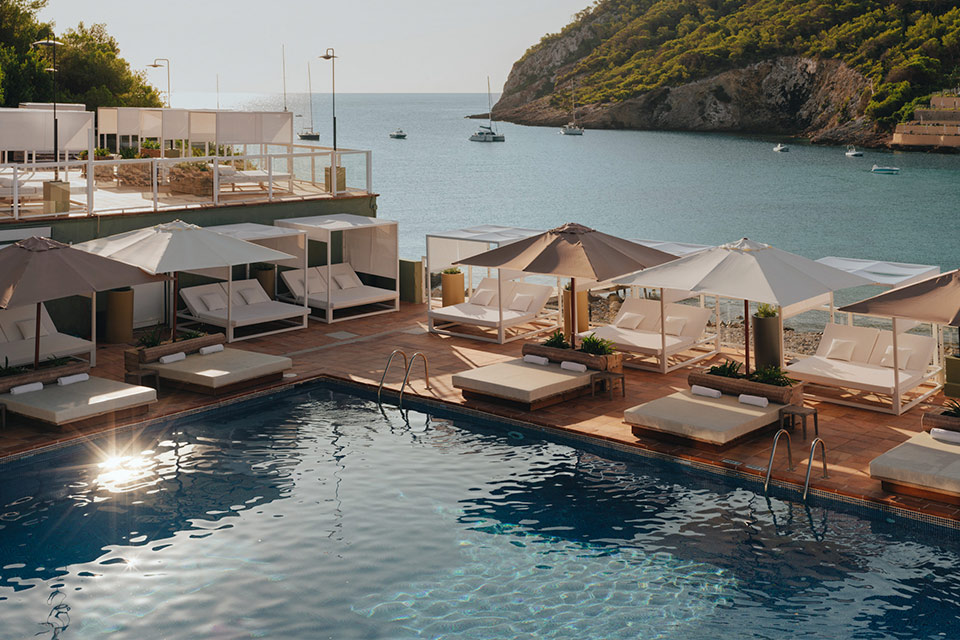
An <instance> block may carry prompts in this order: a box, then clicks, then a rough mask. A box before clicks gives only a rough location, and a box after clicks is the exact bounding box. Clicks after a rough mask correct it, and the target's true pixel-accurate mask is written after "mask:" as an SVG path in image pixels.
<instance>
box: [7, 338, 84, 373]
mask: <svg viewBox="0 0 960 640" xmlns="http://www.w3.org/2000/svg"><path fill="white" fill-rule="evenodd" d="M35 348H36V342H35V341H34V340H32V339H31V340H14V341H13V342H0V364H3V363H4V358H8V359H9V364H10V366H15V365H21V364H30V363H32V362H33V352H34V349H35ZM92 348H93V343H91V342H90V341H89V340H84V339H82V338H77V337H75V336H69V335H67V334H65V333H51V334H49V335H46V336H40V361H41V362H43V361H44V360H49V359H50V358H66V357H68V356H75V355H79V354H81V353H90V350H91V349H92Z"/></svg>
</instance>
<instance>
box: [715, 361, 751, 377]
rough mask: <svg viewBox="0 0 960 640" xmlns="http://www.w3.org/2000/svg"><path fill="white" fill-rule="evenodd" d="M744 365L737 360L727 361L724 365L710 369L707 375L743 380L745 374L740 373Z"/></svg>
mask: <svg viewBox="0 0 960 640" xmlns="http://www.w3.org/2000/svg"><path fill="white" fill-rule="evenodd" d="M742 366H743V364H742V363H740V362H737V361H735V360H727V361H726V362H724V363H723V364H717V365H714V366H712V367H710V368H709V369H708V370H707V373H709V374H710V375H713V376H723V377H724V378H742V377H743V374H742V373H740V367H742Z"/></svg>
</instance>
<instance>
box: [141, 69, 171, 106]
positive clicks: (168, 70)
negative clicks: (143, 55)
mask: <svg viewBox="0 0 960 640" xmlns="http://www.w3.org/2000/svg"><path fill="white" fill-rule="evenodd" d="M161 62H165V63H166V67H167V107H168V108H169V107H170V106H171V101H170V60H168V59H167V58H154V60H153V64H148V65H147V66H148V67H152V68H154V69H157V68H159V67H162V66H164V65H162V64H160V63H161Z"/></svg>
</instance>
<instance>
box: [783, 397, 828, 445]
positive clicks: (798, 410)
mask: <svg viewBox="0 0 960 640" xmlns="http://www.w3.org/2000/svg"><path fill="white" fill-rule="evenodd" d="M807 416H813V434H814V435H815V436H819V435H820V424H819V420H818V418H817V410H816V409H814V408H813V407H804V406H802V405H799V404H788V405H787V406H785V407H784V408H783V409H780V428H781V429H782V428H784V425H785V424H786V422H787V418H789V419H790V430H791V431H793V429H794V427H796V424H797V418H800V424H801V425H802V427H803V439H804V440H806V439H807Z"/></svg>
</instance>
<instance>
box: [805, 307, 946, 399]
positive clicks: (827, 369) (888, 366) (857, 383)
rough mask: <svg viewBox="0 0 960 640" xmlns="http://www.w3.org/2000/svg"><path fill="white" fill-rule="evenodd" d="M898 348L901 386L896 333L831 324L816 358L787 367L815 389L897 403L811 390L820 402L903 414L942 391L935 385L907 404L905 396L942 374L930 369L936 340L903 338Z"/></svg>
mask: <svg viewBox="0 0 960 640" xmlns="http://www.w3.org/2000/svg"><path fill="white" fill-rule="evenodd" d="M851 345H852V346H851ZM897 349H898V350H899V352H900V354H899V365H900V375H899V376H898V378H899V383H898V381H897V380H895V379H894V369H893V333H892V332H890V331H881V330H879V329H875V328H870V327H855V326H849V325H840V324H833V323H830V324H827V326H826V328H825V329H824V331H823V337H822V338H821V339H820V344H819V345H818V346H817V352H816V354H815V355H813V356H810V357H807V358H803V359H800V360H798V361H796V362H794V363H791V364H789V365H787V373H788V375H789V376H790V377H791V378H796V379H797V380H803V381H805V382H808V383H810V384H813V385H819V386H823V387H832V388H839V389H850V390H854V391H862V392H867V393H873V394H878V395H881V396H888V397H890V400H891V402H890V407H889V408H886V407H884V406H881V405H877V404H875V403H874V404H870V403H864V402H856V401H854V400H844V399H843V398H838V397H836V396H835V395H829V394H828V395H818V394H816V393H815V392H811V387H809V386H808V387H807V389H808V392H807V394H808V395H810V396H811V397H814V398H816V399H819V400H825V401H827V402H833V403H836V404H843V405H849V406H854V407H863V408H867V409H873V410H875V411H884V412H888V413H894V414H896V415H900V414H901V413H903V412H904V411H906V410H908V409H910V408H911V407H913V406H915V405H917V404H919V403H920V402H922V401H923V400H925V399H927V398H929V397H930V396H932V395H933V394H935V393H936V392H937V391H938V390H939V388H940V386H939V385H938V384H936V383H935V384H934V385H933V388H932V389H931V390H928V391H926V392H925V393H922V394H921V395H919V396H917V397H915V398H913V399H912V400H909V401H908V402H906V403H904V402H903V400H904V399H903V397H902V396H903V394H904V393H906V392H909V391H912V390H913V389H916V388H918V387H920V386H922V385H923V384H924V383H926V382H928V381H929V380H931V379H934V378H936V377H937V376H938V375H939V373H940V369H939V368H936V367H931V366H930V363H931V360H932V359H933V355H934V352H935V351H936V349H937V339H936V338H933V337H930V336H919V335H914V334H909V333H900V334H898V335H897Z"/></svg>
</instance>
